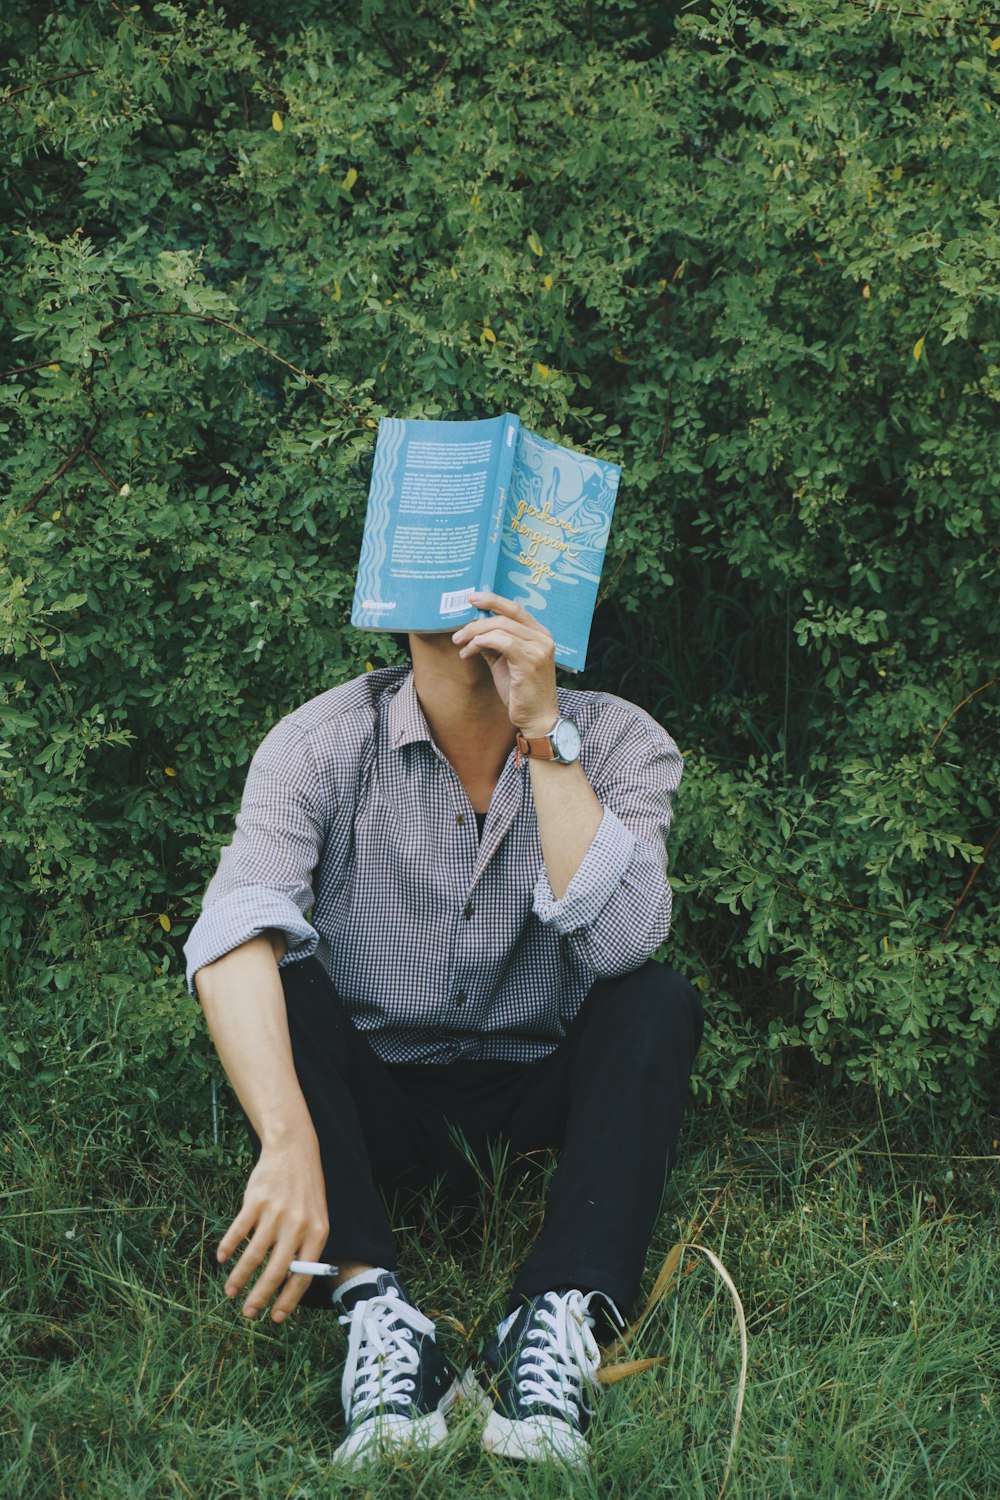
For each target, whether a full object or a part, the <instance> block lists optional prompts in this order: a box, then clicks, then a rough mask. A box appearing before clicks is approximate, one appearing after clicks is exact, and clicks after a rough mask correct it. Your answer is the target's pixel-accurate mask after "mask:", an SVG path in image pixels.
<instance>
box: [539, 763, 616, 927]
mask: <svg viewBox="0 0 1000 1500" xmlns="http://www.w3.org/2000/svg"><path fill="white" fill-rule="evenodd" d="M528 766H529V770H530V775H531V794H532V797H533V799H534V803H535V817H536V818H537V820H538V835H539V838H540V839H541V844H542V859H543V860H544V861H545V873H546V875H547V876H548V878H549V885H550V886H551V888H552V894H553V896H554V897H555V898H556V900H557V901H559V900H561V899H562V897H563V896H564V895H565V894H566V890H567V887H568V886H569V883H570V881H571V880H572V879H573V876H574V875H575V874H576V872H577V870H578V869H579V868H580V866H581V864H582V863H583V860H584V856H585V855H586V853H587V850H588V849H589V848H590V846H591V844H592V843H593V842H594V835H595V834H596V832H597V830H598V828H600V826H601V819H602V818H603V816H604V809H603V808H602V806H601V804H600V802H599V801H598V800H597V796H596V794H595V792H594V790H593V788H592V787H591V785H590V782H589V781H588V780H587V777H586V775H585V774H584V770H583V767H582V766H581V765H580V763H579V761H577V762H576V764H574V765H571V766H561V765H559V764H558V763H557V762H555V761H544V760H536V759H534V758H532V759H531V760H529V761H528Z"/></svg>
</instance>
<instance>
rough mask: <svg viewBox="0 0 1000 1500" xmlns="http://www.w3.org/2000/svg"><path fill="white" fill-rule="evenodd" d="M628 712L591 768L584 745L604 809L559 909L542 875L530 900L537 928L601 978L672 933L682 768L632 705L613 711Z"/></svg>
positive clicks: (640, 958) (621, 970) (662, 736)
mask: <svg viewBox="0 0 1000 1500" xmlns="http://www.w3.org/2000/svg"><path fill="white" fill-rule="evenodd" d="M616 701H617V702H619V703H620V700H616ZM626 707H627V708H628V714H627V715H626V714H624V713H623V722H622V723H621V725H620V726H618V732H617V733H616V735H615V737H614V740H613V743H612V744H611V745H610V746H609V747H607V748H604V749H602V750H601V751H599V752H598V754H597V758H596V759H595V760H593V761H592V762H591V763H590V764H588V757H587V740H586V738H585V741H584V769H585V771H586V773H587V777H588V779H589V781H590V784H591V786H592V787H593V789H594V792H595V794H596V796H597V798H598V800H599V802H600V803H601V805H602V807H603V809H604V816H603V818H602V819H601V823H600V825H599V827H598V829H597V832H596V834H595V835H594V838H593V841H592V843H591V845H590V848H589V849H588V850H587V853H586V854H585V856H584V858H583V861H582V862H581V864H580V866H579V868H578V870H577V871H576V874H575V875H574V876H573V879H572V880H571V881H570V883H569V886H568V887H567V889H566V891H565V893H564V894H563V895H562V896H561V897H560V899H559V900H558V901H557V900H556V898H555V896H554V895H553V893H552V887H551V886H550V884H549V880H548V876H547V875H546V873H545V870H544V868H543V869H542V871H541V873H540V875H539V877H538V880H537V882H536V885H535V891H534V898H533V906H534V911H535V915H536V916H537V917H538V919H539V921H541V922H544V923H545V924H546V925H547V926H550V927H553V928H555V929H556V931H557V932H559V933H561V934H562V935H564V936H565V937H567V938H568V939H569V941H570V943H571V944H572V945H573V947H574V948H575V949H576V950H577V952H578V953H579V956H580V958H581V959H582V960H583V961H584V963H586V964H587V965H588V966H589V967H590V968H591V969H592V970H593V971H594V972H595V973H597V974H602V975H613V974H627V973H629V972H630V971H631V970H632V969H637V968H638V967H639V966H640V965H641V964H643V963H645V961H646V960H647V959H648V958H649V957H651V955H652V954H653V953H654V952H655V951H656V949H657V948H658V947H659V946H660V945H661V944H662V943H663V942H665V941H666V938H667V934H668V933H669V931H670V913H671V906H672V898H671V890H670V882H669V880H668V879H667V834H668V832H669V829H670V822H671V816H672V806H673V797H674V793H675V792H676V791H677V788H678V786H679V785H680V780H681V772H682V770H683V761H682V759H681V755H680V751H679V750H678V749H677V746H676V745H675V744H674V742H673V740H672V739H671V738H670V736H669V735H668V734H667V733H666V731H665V730H663V729H661V728H660V726H659V725H658V724H656V723H655V722H654V721H653V720H652V719H650V718H649V717H648V715H646V714H643V713H641V711H640V710H637V709H632V708H631V706H630V705H628V706H627V705H624V704H621V708H620V709H619V710H618V711H619V712H622V711H624V710H625V709H626ZM603 727H604V726H602V728H603ZM594 740H595V742H598V743H603V740H604V736H603V735H600V734H598V735H595V736H594Z"/></svg>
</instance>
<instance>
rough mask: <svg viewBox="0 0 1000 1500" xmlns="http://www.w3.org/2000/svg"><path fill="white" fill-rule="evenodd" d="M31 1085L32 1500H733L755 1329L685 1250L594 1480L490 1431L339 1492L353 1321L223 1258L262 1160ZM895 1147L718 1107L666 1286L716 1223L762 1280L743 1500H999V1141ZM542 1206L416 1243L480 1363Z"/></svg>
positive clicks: (21, 1175) (15, 1473)
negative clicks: (254, 1302)
mask: <svg viewBox="0 0 1000 1500" xmlns="http://www.w3.org/2000/svg"><path fill="white" fill-rule="evenodd" d="M19 1093H20V1095H21V1096H22V1100H21V1102H22V1111H21V1116H20V1123H18V1120H17V1109H16V1108H14V1109H12V1108H11V1106H12V1105H13V1104H15V1103H16V1097H17V1095H18V1094H19ZM7 1096H8V1097H7V1104H6V1106H5V1116H6V1120H5V1124H6V1134H5V1140H4V1147H3V1157H2V1161H3V1167H4V1172H3V1182H2V1184H0V1204H2V1217H0V1267H2V1283H0V1285H2V1291H0V1493H2V1494H3V1495H4V1496H5V1497H9V1500H42V1497H45V1500H48V1497H67V1500H69V1497H77V1496H80V1495H91V1496H99V1497H101V1500H119V1497H120V1500H125V1497H130V1500H131V1497H135V1496H156V1497H160V1496H163V1497H177V1500H180V1497H184V1496H187V1497H192V1496H193V1497H197V1500H211V1497H223V1496H225V1497H230V1496H232V1497H237V1496H240V1497H242V1496H247V1497H251V1496H252V1497H268V1500H278V1497H281V1500H290V1497H299V1500H318V1497H320V1496H328V1495H337V1494H344V1495H351V1496H353V1495H356V1496H357V1497H358V1500H375V1497H400V1500H402V1497H404V1496H405V1497H418V1496H426V1497H431V1496H433V1497H435V1500H437V1497H440V1500H457V1497H459V1496H473V1495H475V1496H479V1495H489V1496H496V1497H508V1496H509V1497H514V1496H526V1497H532V1500H534V1497H538V1500H542V1497H546V1496H553V1497H554V1496H567V1495H573V1496H577V1495H579V1496H594V1497H601V1500H607V1497H622V1500H625V1497H633V1496H645V1495H652V1494H655V1495H677V1496H685V1497H686V1496H691V1497H701V1496H704V1497H709V1500H710V1497H714V1496H715V1495H716V1494H717V1493H718V1491H719V1486H720V1483H721V1479H722V1474H723V1472H724V1469H725V1458H726V1448H727V1444H728V1437H729V1427H730V1422H731V1417H732V1391H733V1387H734V1383H735V1379H736V1376H737V1373H738V1340H737V1334H736V1329H735V1326H734V1323H733V1318H732V1312H731V1306H730V1304H729V1302H728V1299H727V1298H726V1296H725V1294H724V1293H722V1291H721V1288H720V1287H719V1285H718V1283H717V1282H716V1280H715V1278H714V1276H713V1274H712V1272H711V1270H710V1268H709V1267H708V1266H707V1265H706V1264H704V1263H703V1262H702V1261H701V1259H700V1258H698V1259H697V1260H695V1259H694V1258H688V1259H686V1260H685V1262H684V1263H683V1265H682V1271H681V1275H680V1277H679V1279H678V1283H677V1288H676V1291H674V1292H672V1293H671V1294H669V1295H668V1297H667V1298H666V1300H665V1301H664V1303H662V1304H661V1306H660V1308H659V1309H658V1310H657V1312H656V1313H655V1314H654V1316H653V1317H652V1319H651V1320H650V1323H649V1326H648V1327H646V1328H645V1330H644V1331H643V1332H642V1334H641V1336H640V1337H639V1339H638V1341H637V1344H636V1347H635V1350H634V1352H635V1353H636V1354H637V1355H646V1354H658V1353H665V1354H667V1355H668V1359H667V1360H666V1361H665V1362H664V1363H663V1364H661V1365H660V1366H658V1367H657V1368H656V1369H654V1370H651V1371H648V1372H646V1373H644V1374H640V1375H635V1376H632V1377H630V1378H628V1379H626V1380H624V1381H622V1382H620V1383H619V1384H618V1385H615V1386H613V1387H611V1388H610V1389H608V1390H607V1391H606V1392H605V1394H604V1396H603V1398H602V1400H601V1402H600V1411H599V1414H598V1417H597V1419H596V1422H595V1425H594V1427H593V1428H592V1434H593V1448H594V1457H593V1463H592V1465H591V1468H590V1470H589V1471H588V1472H586V1473H583V1474H580V1475H578V1476H571V1475H568V1474H566V1473H565V1472H563V1471H560V1470H558V1469H556V1470H548V1469H546V1468H540V1469H539V1468H533V1469H529V1470H525V1469H521V1468H518V1467H516V1466H513V1465H509V1464H504V1463H502V1462H498V1461H496V1460H493V1459H490V1458H487V1457H486V1456H485V1455H484V1454H483V1453H482V1452H481V1451H480V1449H479V1447H478V1445H477V1441H476V1436H477V1429H476V1424H475V1421H474V1419H473V1418H472V1417H471V1416H468V1415H464V1416H460V1417H459V1419H458V1420H457V1421H456V1422H454V1423H453V1424H452V1428H453V1431H452V1437H451V1439H450V1440H449V1443H448V1445H447V1446H446V1448H445V1449H444V1450H439V1451H437V1452H436V1453H434V1454H431V1455H428V1456H425V1457H422V1458H416V1457H411V1458H401V1459H400V1460H399V1461H398V1462H397V1463H395V1464H390V1465H386V1466H383V1467H380V1468H378V1469H376V1470H374V1471H369V1472H367V1473H365V1474H363V1475H362V1476H360V1477H359V1478H357V1479H354V1478H339V1477H338V1478H335V1477H334V1476H333V1475H332V1473H331V1470H330V1468H329V1465H328V1457H329V1453H330V1450H331V1447H332V1446H333V1445H334V1444H335V1443H336V1441H337V1438H338V1433H339V1431H340V1427H341V1417H340V1408H339V1384H340V1372H341V1362H342V1358H343V1343H342V1336H341V1333H340V1330H339V1328H338V1327H337V1326H336V1324H335V1322H334V1320H333V1318H332V1316H330V1315H328V1314H326V1313H325V1312H322V1311H319V1312H300V1313H299V1314H298V1315H297V1316H296V1318H294V1319H293V1320H292V1321H291V1323H290V1324H288V1325H286V1326H285V1327H284V1328H283V1329H281V1330H274V1329H273V1328H272V1327H271V1325H270V1324H261V1325H258V1326H249V1327H248V1326H246V1325H245V1324H244V1323H243V1321H242V1320H241V1319H240V1318H239V1316H238V1314H237V1313H236V1311H235V1309H234V1308H233V1306H232V1305H230V1304H229V1303H228V1302H227V1301H226V1299H225V1298H224V1297H223V1295H222V1289H221V1280H222V1278H221V1276H220V1275H219V1273H218V1271H217V1269H216V1267H215V1265H214V1260H213V1257H212V1246H213V1244H214V1240H215V1238H216V1237H217V1235H218V1232H219V1230H220V1228H221V1226H222V1224H223V1223H224V1221H225V1216H226V1213H227V1211H228V1210H229V1208H230V1207H231V1206H232V1205H233V1204H234V1202H235V1200H236V1198H237V1197H238V1192H239V1180H240V1171H239V1168H238V1166H235V1167H234V1166H230V1165H228V1164H227V1163H225V1162H224V1161H223V1160H222V1159H221V1156H220V1158H219V1159H218V1160H213V1153H212V1150H211V1148H208V1149H207V1150H200V1151H199V1150H197V1149H196V1148H195V1147H193V1146H185V1145H183V1144H182V1143H181V1142H179V1141H167V1142H165V1143H162V1144H161V1145H160V1147H159V1148H158V1149H157V1151H155V1152H151V1150H150V1148H149V1146H148V1144H147V1145H145V1146H142V1147H141V1148H140V1147H137V1146H135V1145H133V1143H132V1142H131V1141H130V1140H129V1138H128V1136H127V1135H126V1134H125V1133H124V1132H123V1128H122V1122H121V1120H120V1119H119V1120H118V1121H117V1122H113V1125H114V1128H112V1126H111V1123H109V1125H108V1127H107V1128H102V1125H101V1122H100V1121H93V1120H91V1121H87V1114H86V1099H85V1098H84V1097H82V1096H81V1098H80V1100H79V1102H78V1105H77V1108H76V1111H75V1114H74V1117H73V1118H67V1117H66V1114H65V1111H64V1112H63V1115H62V1118H61V1119H60V1121H59V1122H58V1128H56V1127H55V1126H54V1125H53V1124H52V1123H51V1122H47V1123H43V1122H42V1121H41V1120H40V1119H39V1118H38V1117H37V1110H38V1105H37V1102H36V1103H34V1105H33V1103H32V1101H33V1099H34V1097H35V1096H34V1091H33V1090H32V1088H31V1087H30V1085H29V1084H28V1082H27V1080H25V1082H24V1083H23V1085H18V1086H16V1087H12V1088H9V1089H8V1090H7ZM32 1110H34V1112H35V1113H34V1114H33V1113H32ZM85 1122H86V1123H85ZM887 1147H888V1140H887V1137H886V1136H885V1135H884V1134H883V1132H882V1131H881V1130H880V1129H878V1128H876V1130H875V1132H874V1133H873V1132H872V1130H871V1125H870V1122H868V1123H867V1124H866V1125H865V1126H864V1128H863V1129H861V1128H858V1127H856V1126H855V1125H854V1124H853V1123H852V1121H851V1120H850V1119H849V1118H848V1117H846V1116H843V1115H841V1116H838V1117H836V1118H834V1117H831V1116H830V1115H829V1114H828V1112H827V1110H826V1109H825V1108H824V1106H822V1104H820V1103H815V1102H813V1103H811V1104H810V1103H809V1102H808V1101H806V1102H804V1103H803V1102H800V1103H799V1104H797V1105H795V1106H793V1107H791V1108H788V1109H785V1110H784V1111H783V1112H782V1113H781V1114H780V1115H779V1116H771V1117H765V1118H758V1119H756V1120H752V1119H747V1120H744V1121H742V1122H740V1121H737V1120H732V1119H729V1118H728V1117H726V1116H725V1115H723V1114H721V1113H720V1112H719V1111H718V1110H717V1109H712V1110H708V1109H705V1110H704V1111H703V1112H702V1113H701V1114H699V1113H697V1112H695V1113H694V1114H693V1116H692V1119H691V1123H690V1127H689V1129H688V1133H687V1139H686V1142H685V1146H684V1150H683V1154H682V1158H681V1161H680V1164H679V1166H678V1169H677V1172H676V1174H675V1177H674V1180H673V1183H672V1185H671V1187H670V1189H669V1191H668V1196H667V1200H666V1202H665V1205H664V1211H663V1214H662V1216H661V1219H660V1223H659V1225H658V1229H657V1235H656V1239H655V1242H654V1245H653V1248H652V1250H651V1253H650V1257H649V1262H648V1272H647V1281H648V1283H649V1284H651V1283H652V1280H653V1278H654V1277H655V1274H656V1271H657V1269H658V1266H659V1263H660V1261H661V1260H662V1258H663V1256H664V1255H665V1254H666V1252H667V1250H668V1249H669V1247H670V1245H671V1244H672V1243H673V1242H674V1241H675V1240H677V1239H679V1238H691V1237H692V1235H696V1236H697V1237H698V1238H699V1239H700V1241H701V1242H702V1243H704V1244H706V1245H708V1246H709V1247H710V1248H713V1249H715V1250H716V1251H717V1252H718V1253H719V1254H720V1255H721V1257H722V1259H723V1260H724V1262H725V1263H726V1265H727V1266H728V1268H729V1270H730V1271H731V1273H732V1275H733V1276H734V1278H735V1280H736V1283H737V1285H738V1286H739V1288H740V1291H741V1294H742V1297H743V1301H744V1304H745V1306H746V1311H747V1317H748V1321H749V1325H750V1379H749V1386H748V1393H747V1405H746V1412H745V1416H744V1421H743V1427H742V1431H741V1435H740V1443H739V1448H738V1453H737V1461H736V1466H735V1471H734V1474H733V1477H732V1479H731V1482H730V1486H729V1489H728V1494H729V1495H730V1496H732V1497H733V1500H741V1497H743V1500H749V1497H755V1500H756V1497H772V1496H773V1497H782V1496H788V1497H795V1496H799V1497H808V1500H817V1497H845V1500H861V1497H865V1496H873V1497H874V1496H878V1497H880V1500H892V1497H897V1496H898V1497H904V1496H905V1497H907V1500H913V1497H921V1500H922V1497H927V1500H944V1497H948V1500H957V1497H962V1496H968V1497H970V1500H971V1497H975V1500H991V1497H994V1496H1000V1429H998V1409H997V1402H998V1375H1000V1306H998V1301H1000V1297H998V1288H1000V1233H998V1230H1000V1222H998V1220H1000V1211H998V1198H997V1190H996V1156H995V1151H996V1147H995V1144H994V1143H993V1142H992V1141H990V1140H987V1141H985V1142H984V1143H982V1144H979V1145H978V1146H976V1147H975V1151H976V1153H977V1154H978V1155H980V1156H982V1157H985V1158H987V1159H984V1160H971V1159H964V1158H962V1157H960V1156H952V1155H949V1151H955V1150H956V1149H957V1148H956V1146H955V1143H954V1142H950V1141H948V1140H947V1139H945V1138H936V1137H934V1136H933V1133H932V1132H931V1131H930V1130H928V1131H926V1132H925V1133H924V1138H923V1139H922V1140H917V1141H914V1140H910V1139H906V1140H902V1139H901V1140H897V1141H894V1142H893V1151H892V1152H891V1153H890V1152H889V1150H888V1149H887ZM903 1147H905V1152H904V1150H903V1149H902V1148H903ZM906 1153H909V1154H906ZM991 1153H993V1156H992V1160H990V1159H989V1157H990V1155H991ZM970 1155H971V1151H970ZM140 1157H141V1158H142V1160H140V1159H139V1158H140ZM538 1213H539V1201H538V1200H537V1199H533V1198H531V1197H530V1196H529V1195H528V1194H527V1193H526V1192H525V1191H521V1192H516V1193H514V1194H513V1195H509V1196H507V1197H505V1198H499V1197H497V1196H496V1195H493V1194H491V1193H489V1192H485V1193H484V1196H483V1219H484V1230H485V1232H484V1233H483V1234H479V1233H475V1232H474V1233H473V1234H472V1235H471V1236H469V1237H468V1240H467V1243H466V1245H465V1248H464V1249H463V1250H462V1251H461V1252H459V1251H458V1250H457V1249H456V1241H455V1239H454V1237H453V1236H452V1235H451V1234H450V1232H449V1226H448V1225H447V1224H442V1223H440V1222H439V1221H437V1220H436V1219H435V1216H434V1214H433V1213H432V1212H429V1213H428V1212H425V1213H423V1214H421V1213H420V1212H417V1213H416V1214H412V1215H411V1216H410V1217H409V1218H408V1220H407V1222H406V1223H405V1224H404V1225H403V1227H402V1230H401V1256H402V1268H403V1271H404V1274H405V1275H406V1277H407V1279H408V1281H409V1284H410V1287H411V1290H412V1291H413V1292H414V1293H415V1294H416V1297H417V1300H419V1302H420V1303H421V1304H422V1305H423V1306H424V1307H425V1308H426V1309H427V1310H428V1311H432V1312H436V1313H438V1314H439V1315H440V1331H439V1338H440V1340H441V1342H442V1344H443V1345H444V1347H445V1348H446V1350H447V1352H448V1353H449V1354H450V1355H451V1356H452V1357H453V1358H454V1359H455V1360H456V1361H457V1362H462V1361H463V1360H464V1358H465V1357H466V1355H467V1353H468V1350H469V1348H470V1347H474V1346H475V1345H476V1344H477V1343H478V1341H479V1340H480V1339H481V1338H482V1337H483V1334H484V1332H485V1330H487V1329H489V1328H490V1327H491V1326H492V1324H493V1323H494V1322H495V1321H496V1319H497V1318H498V1316H499V1314H500V1311H501V1307H502V1303H503V1299H504V1296H505V1292H506V1288H507V1284H508V1282H509V1280H510V1276H511V1273H512V1269H513V1267H514V1265H515V1264H516V1262H517V1259H518V1257H519V1256H520V1255H521V1254H523V1252H524V1249H525V1246H526V1244H527V1242H528V1238H529V1236H530V1232H531V1226H532V1225H533V1224H537V1222H538Z"/></svg>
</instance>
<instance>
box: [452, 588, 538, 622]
mask: <svg viewBox="0 0 1000 1500" xmlns="http://www.w3.org/2000/svg"><path fill="white" fill-rule="evenodd" d="M469 602H470V604H474V605H475V606H476V608H477V609H491V610H492V611H493V613H494V614H495V615H506V617H507V619H508V620H519V621H521V622H522V623H526V624H530V625H537V624H538V621H537V620H535V619H534V618H533V617H532V616H531V615H529V614H528V611H527V610H526V609H525V608H524V605H523V604H515V603H514V600H513V599H505V598H504V597H503V595H502V594H491V593H488V592H486V591H485V590H477V591H476V593H474V594H470V595H469Z"/></svg>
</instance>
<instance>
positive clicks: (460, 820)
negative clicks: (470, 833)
mask: <svg viewBox="0 0 1000 1500" xmlns="http://www.w3.org/2000/svg"><path fill="white" fill-rule="evenodd" d="M455 822H456V823H457V824H458V826H459V828H461V826H462V824H463V823H464V822H465V813H456V814H455Z"/></svg>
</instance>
